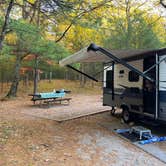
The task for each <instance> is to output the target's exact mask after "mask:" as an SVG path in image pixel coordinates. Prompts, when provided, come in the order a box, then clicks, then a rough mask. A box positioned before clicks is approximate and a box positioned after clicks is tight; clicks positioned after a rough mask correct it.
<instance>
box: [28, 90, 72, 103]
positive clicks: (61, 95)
mask: <svg viewBox="0 0 166 166" xmlns="http://www.w3.org/2000/svg"><path fill="white" fill-rule="evenodd" d="M66 93H70V91H67V90H57V91H55V92H44V93H36V94H29V96H32V99H31V100H32V101H33V103H34V104H36V101H39V105H43V104H47V105H48V106H49V105H50V104H51V103H57V102H60V104H62V102H65V103H66V102H67V104H69V103H70V100H71V98H65V95H66Z"/></svg>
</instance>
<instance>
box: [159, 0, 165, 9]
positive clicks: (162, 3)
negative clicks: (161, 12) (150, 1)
mask: <svg viewBox="0 0 166 166" xmlns="http://www.w3.org/2000/svg"><path fill="white" fill-rule="evenodd" d="M160 4H161V5H162V6H163V7H164V8H166V4H165V3H164V1H163V0H160Z"/></svg>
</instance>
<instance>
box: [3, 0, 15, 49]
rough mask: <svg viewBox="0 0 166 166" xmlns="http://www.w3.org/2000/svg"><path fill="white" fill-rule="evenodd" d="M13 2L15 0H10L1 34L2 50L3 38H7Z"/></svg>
mask: <svg viewBox="0 0 166 166" xmlns="http://www.w3.org/2000/svg"><path fill="white" fill-rule="evenodd" d="M13 4H14V0H10V2H9V5H8V8H7V11H6V15H5V21H4V24H3V27H2V31H1V35H0V50H2V45H3V40H4V38H5V34H6V30H7V26H8V24H9V16H10V12H11V10H12V7H13Z"/></svg>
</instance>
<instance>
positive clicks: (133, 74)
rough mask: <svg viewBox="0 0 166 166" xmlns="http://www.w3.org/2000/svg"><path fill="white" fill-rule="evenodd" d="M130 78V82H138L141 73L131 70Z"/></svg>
mask: <svg viewBox="0 0 166 166" xmlns="http://www.w3.org/2000/svg"><path fill="white" fill-rule="evenodd" d="M128 80H129V81H130V82H138V81H139V75H138V74H137V73H136V72H134V71H129V75H128Z"/></svg>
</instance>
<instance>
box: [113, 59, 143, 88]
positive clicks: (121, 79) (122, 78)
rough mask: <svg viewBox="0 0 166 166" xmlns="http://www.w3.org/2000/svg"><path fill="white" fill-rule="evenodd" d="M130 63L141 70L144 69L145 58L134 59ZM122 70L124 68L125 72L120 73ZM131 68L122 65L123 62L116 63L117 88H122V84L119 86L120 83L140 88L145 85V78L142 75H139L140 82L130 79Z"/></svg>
mask: <svg viewBox="0 0 166 166" xmlns="http://www.w3.org/2000/svg"><path fill="white" fill-rule="evenodd" d="M130 64H131V65H132V66H133V67H135V68H137V69H138V70H140V71H143V60H137V61H132V62H130ZM120 70H124V74H119V71H120ZM129 71H130V70H129V69H128V68H126V67H125V66H123V65H121V64H116V65H115V74H114V77H115V88H122V87H121V86H119V84H121V85H125V86H128V87H138V88H142V85H143V79H142V77H141V76H139V81H138V82H130V81H129V80H128V73H129Z"/></svg>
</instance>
